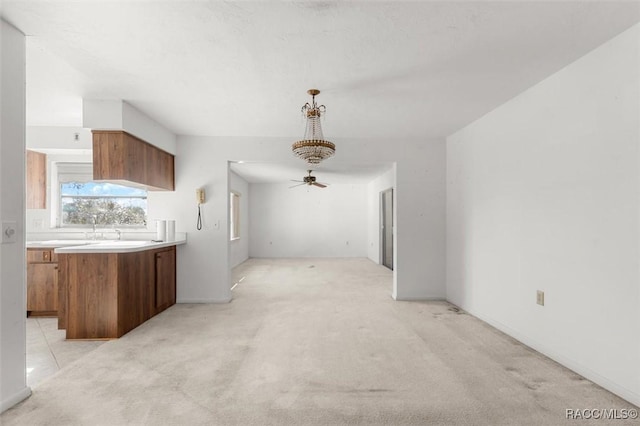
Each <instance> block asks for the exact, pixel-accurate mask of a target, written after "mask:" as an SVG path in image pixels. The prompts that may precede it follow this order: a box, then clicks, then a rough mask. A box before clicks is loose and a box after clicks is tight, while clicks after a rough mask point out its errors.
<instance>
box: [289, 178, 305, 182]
mask: <svg viewBox="0 0 640 426" xmlns="http://www.w3.org/2000/svg"><path fill="white" fill-rule="evenodd" d="M289 180H290V181H291V182H302V183H305V181H303V180H294V179H289Z"/></svg>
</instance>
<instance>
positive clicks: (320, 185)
mask: <svg viewBox="0 0 640 426" xmlns="http://www.w3.org/2000/svg"><path fill="white" fill-rule="evenodd" d="M311 185H315V186H317V187H318V188H326V187H327V185H323V184H321V183H318V182H312V183H311Z"/></svg>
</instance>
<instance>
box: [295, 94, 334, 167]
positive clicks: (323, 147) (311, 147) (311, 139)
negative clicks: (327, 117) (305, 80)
mask: <svg viewBox="0 0 640 426" xmlns="http://www.w3.org/2000/svg"><path fill="white" fill-rule="evenodd" d="M307 93H308V94H310V95H311V104H309V103H308V102H307V103H306V104H304V105H303V106H302V113H303V114H304V115H305V117H306V119H307V128H306V130H305V132H304V139H302V140H300V141H298V142H295V143H294V144H293V145H292V146H291V150H292V151H293V154H294V155H295V156H296V157H298V158H301V159H303V160H304V161H305V162H306V163H307V164H309V165H316V164H320V162H321V161H322V160H326V159H327V158H329V157H331V156H332V155H333V154H335V152H336V146H335V145H334V144H333V143H332V142H329V141H327V140H325V139H324V136H323V134H322V126H321V124H320V118H321V116H322V114H324V113H325V111H326V109H327V108H326V107H325V106H324V105H318V104H316V95H317V94H319V93H320V91H319V90H318V89H309V90H308V91H307Z"/></svg>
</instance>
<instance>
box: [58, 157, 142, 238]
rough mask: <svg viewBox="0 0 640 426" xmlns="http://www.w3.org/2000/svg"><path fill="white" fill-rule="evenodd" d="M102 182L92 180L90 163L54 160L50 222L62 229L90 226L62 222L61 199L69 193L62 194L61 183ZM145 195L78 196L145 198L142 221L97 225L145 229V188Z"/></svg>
mask: <svg viewBox="0 0 640 426" xmlns="http://www.w3.org/2000/svg"><path fill="white" fill-rule="evenodd" d="M72 182H75V183H102V182H101V181H96V180H93V165H92V163H86V162H56V163H55V164H54V167H52V185H51V188H52V190H53V189H54V188H55V193H53V192H54V191H52V194H51V195H52V196H51V201H52V203H54V202H55V203H56V205H55V206H53V205H52V206H51V214H52V216H54V217H53V218H52V219H54V220H52V223H55V224H56V227H57V228H61V229H62V228H64V229H74V228H75V229H78V228H79V229H87V228H92V227H93V224H90V223H88V224H80V223H72V224H65V223H63V217H64V216H63V211H62V209H63V202H62V199H63V198H65V197H70V196H69V195H63V191H62V185H64V184H68V183H72ZM115 184H116V185H120V186H125V187H131V188H136V189H141V188H139V187H135V186H128V185H123V184H121V183H115ZM145 191H146V192H147V193H146V195H127V196H118V195H80V196H78V197H79V198H83V199H109V198H113V199H122V198H126V199H134V198H135V199H145V200H147V206H146V209H145V210H146V215H145V218H144V221H143V223H140V224H116V223H107V224H105V223H98V224H97V226H98V227H100V228H104V227H114V228H116V227H117V228H123V229H146V228H147V223H148V216H149V212H148V208H149V205H148V200H149V194H148V191H147V190H145Z"/></svg>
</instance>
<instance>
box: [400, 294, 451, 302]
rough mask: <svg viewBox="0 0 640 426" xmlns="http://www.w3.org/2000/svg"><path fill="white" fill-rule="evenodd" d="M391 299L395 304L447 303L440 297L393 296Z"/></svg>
mask: <svg viewBox="0 0 640 426" xmlns="http://www.w3.org/2000/svg"><path fill="white" fill-rule="evenodd" d="M391 297H393V300H395V301H396V302H432V301H440V302H446V301H447V299H445V298H444V297H442V296H402V297H398V295H396V294H394V295H392V296H391Z"/></svg>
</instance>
